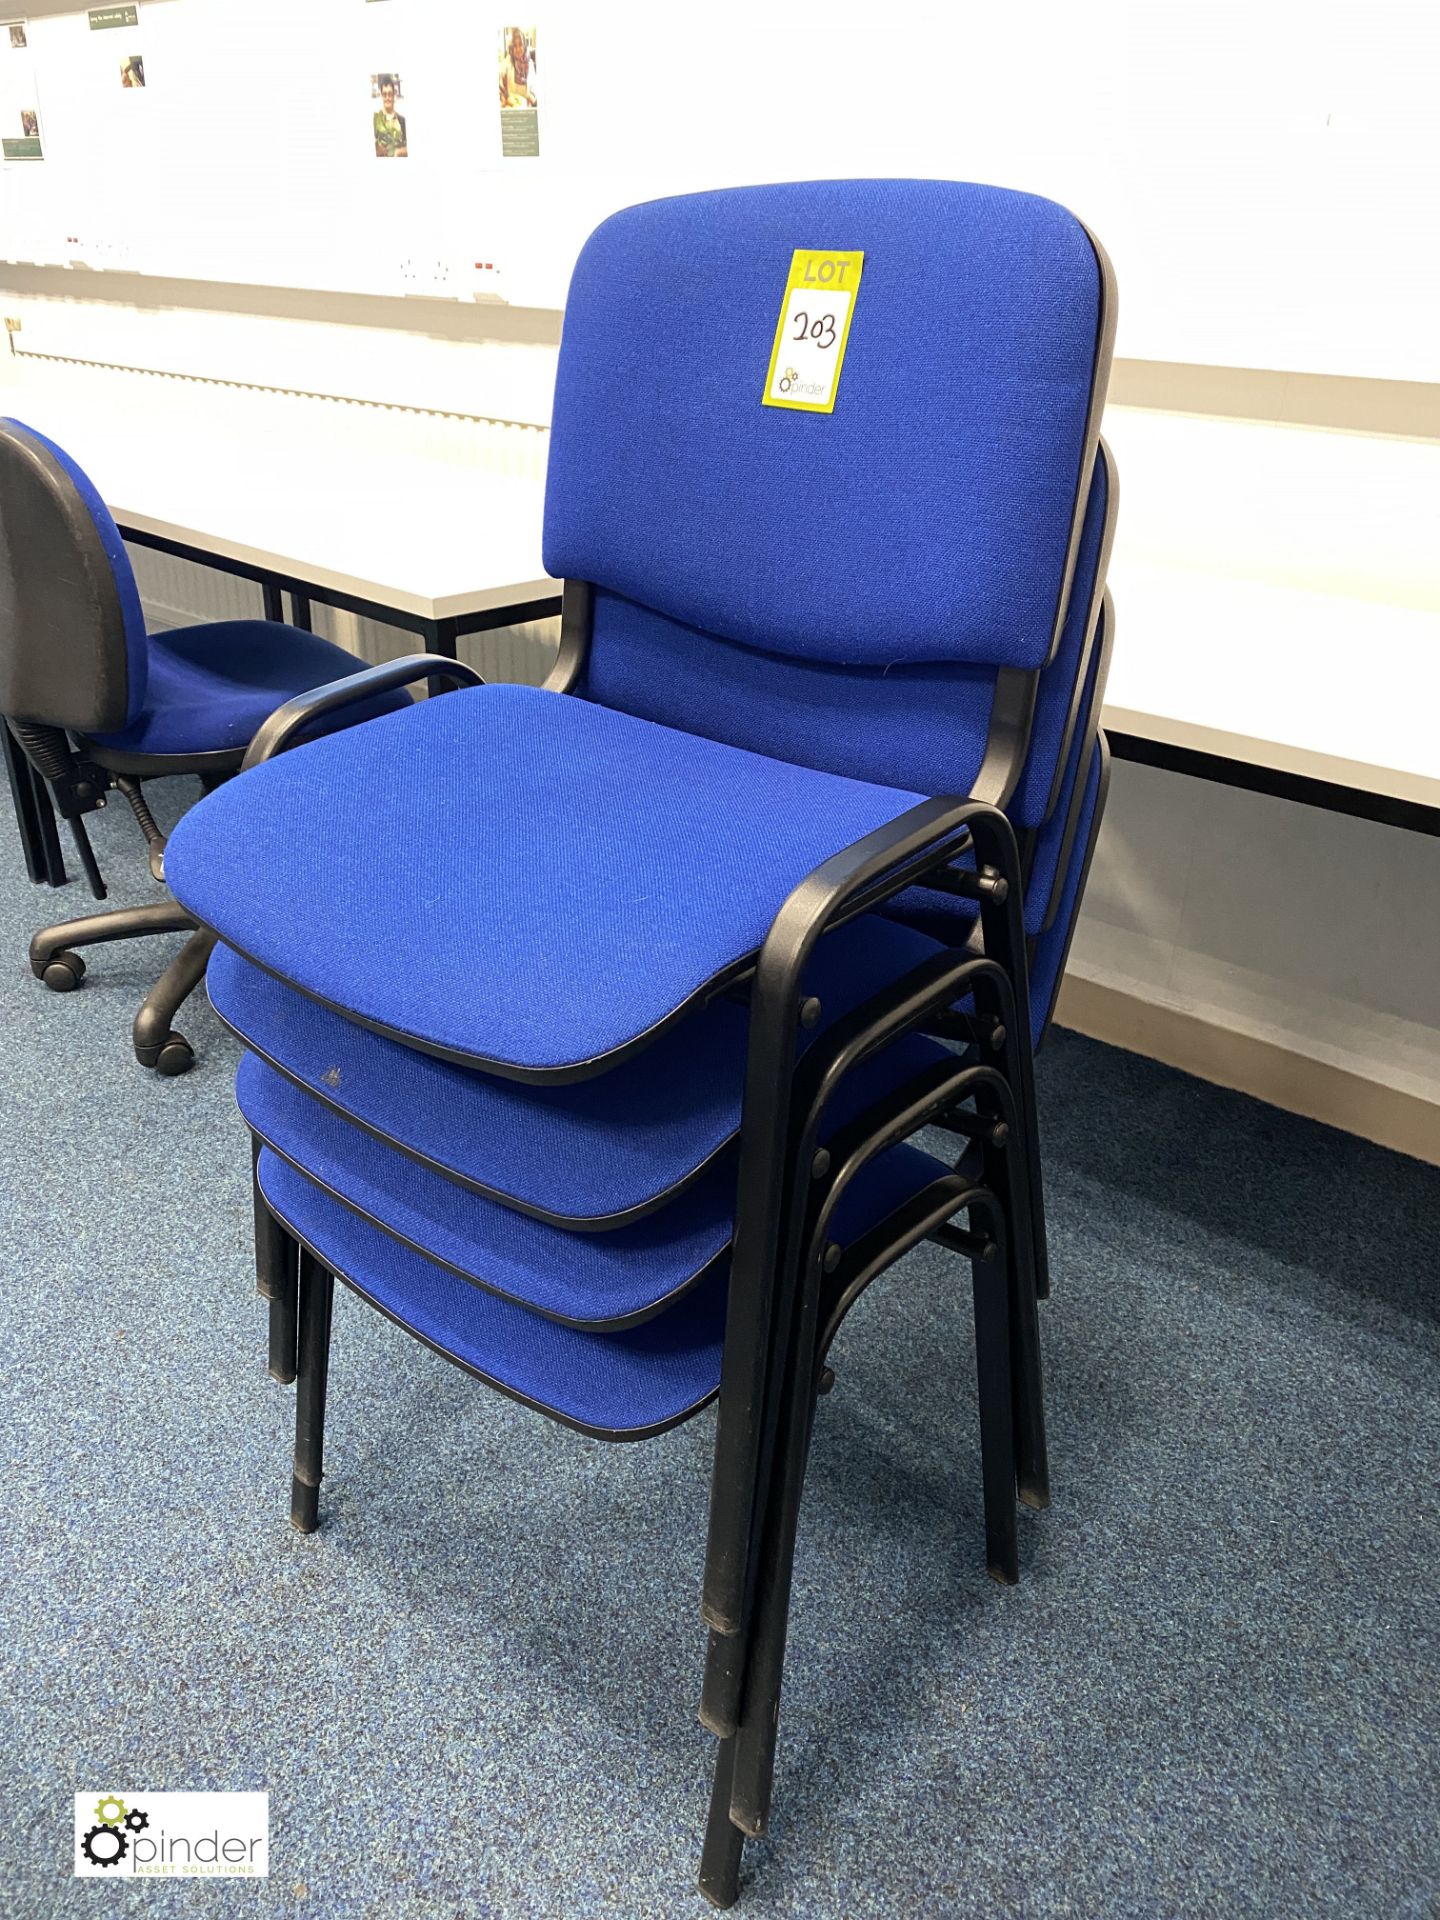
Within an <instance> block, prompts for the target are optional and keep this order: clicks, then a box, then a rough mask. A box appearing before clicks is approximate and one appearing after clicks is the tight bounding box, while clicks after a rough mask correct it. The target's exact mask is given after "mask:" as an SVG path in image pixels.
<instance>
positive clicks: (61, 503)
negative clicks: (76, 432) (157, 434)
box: [0, 420, 149, 733]
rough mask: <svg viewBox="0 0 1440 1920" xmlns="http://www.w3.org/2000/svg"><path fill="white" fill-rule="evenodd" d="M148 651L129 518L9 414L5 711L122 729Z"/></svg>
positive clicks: (2, 519) (0, 553)
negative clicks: (124, 534) (113, 510)
mask: <svg viewBox="0 0 1440 1920" xmlns="http://www.w3.org/2000/svg"><path fill="white" fill-rule="evenodd" d="M148 673H149V661H148V655H147V652H146V645H145V620H144V615H143V614H142V612H141V609H140V594H139V590H138V588H137V587H136V585H135V574H134V571H133V569H132V568H131V565H130V560H129V556H128V555H127V554H126V552H125V546H124V542H123V541H122V540H121V538H120V533H119V529H118V528H117V527H116V525H115V522H114V520H113V519H112V518H111V516H110V513H109V510H108V509H107V507H106V505H105V503H104V501H103V500H102V499H101V498H100V495H99V494H98V493H97V492H96V490H95V488H94V486H93V485H92V484H91V482H90V480H89V479H88V478H87V477H86V475H85V474H84V473H83V472H82V471H81V469H80V468H79V467H78V466H76V464H75V462H74V461H73V460H72V459H71V458H70V456H69V455H68V454H67V453H65V452H64V451H63V449H61V448H60V447H57V446H56V445H55V444H54V442H53V441H51V440H47V439H46V437H45V436H44V434H41V433H37V432H36V431H35V430H34V428H33V427H27V426H24V425H23V424H22V423H21V422H20V421H18V420H0V714H6V715H9V716H10V717H11V718H12V719H16V720H29V721H33V722H35V723H37V724H39V725H42V726H49V727H65V728H73V729H74V730H75V731H77V732H80V733H108V732H116V731H118V730H119V729H120V728H122V727H125V726H127V725H128V724H129V723H130V721H132V720H133V719H134V718H135V717H136V715H137V714H138V713H139V712H140V710H141V708H142V706H143V705H144V701H145V688H146V682H147V678H148Z"/></svg>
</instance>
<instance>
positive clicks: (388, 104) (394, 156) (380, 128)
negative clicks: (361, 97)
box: [370, 73, 410, 160]
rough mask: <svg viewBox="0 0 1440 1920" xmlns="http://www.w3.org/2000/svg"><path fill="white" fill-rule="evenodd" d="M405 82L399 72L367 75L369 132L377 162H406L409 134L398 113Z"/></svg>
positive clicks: (408, 155)
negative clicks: (373, 141)
mask: <svg viewBox="0 0 1440 1920" xmlns="http://www.w3.org/2000/svg"><path fill="white" fill-rule="evenodd" d="M404 96H405V83H404V81H403V80H402V79H401V77H400V75H399V74H398V73H372V74H371V76H370V104H371V131H372V133H373V135H374V140H375V158H376V159H377V160H408V159H409V158H410V132H409V128H408V126H407V124H406V118H405V115H404V113H403V112H402V111H401V106H402V103H403V101H404Z"/></svg>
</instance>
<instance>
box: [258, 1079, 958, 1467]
mask: <svg viewBox="0 0 1440 1920" xmlns="http://www.w3.org/2000/svg"><path fill="white" fill-rule="evenodd" d="M295 1097H296V1098H297V1099H299V1098H301V1097H302V1096H300V1095H298V1094H297V1095H296V1096H295ZM946 1171H947V1168H946V1167H945V1166H944V1165H943V1163H942V1162H940V1161H938V1160H932V1159H931V1158H930V1156H929V1155H928V1154H924V1153H920V1152H918V1151H917V1150H916V1149H915V1148H913V1147H894V1148H892V1149H891V1150H890V1151H889V1152H888V1153H886V1154H882V1155H881V1156H879V1158H877V1159H876V1160H875V1161H873V1162H872V1163H871V1165H870V1166H869V1167H868V1168H867V1169H866V1172H865V1175H864V1176H863V1177H862V1178H861V1179H858V1180H857V1181H856V1182H855V1184H854V1186H853V1187H852V1188H851V1189H850V1191H849V1192H848V1193H847V1194H846V1196H845V1198H844V1200H843V1201H842V1203H841V1205H840V1207H839V1208H838V1209H837V1212H836V1217H835V1236H836V1238H837V1239H839V1240H840V1241H841V1242H842V1243H844V1242H845V1241H848V1240H853V1239H854V1238H856V1237H857V1236H858V1235H859V1234H860V1233H862V1232H864V1231H865V1230H866V1229H867V1228H869V1227H870V1226H873V1225H875V1224H876V1223H877V1222H878V1221H879V1220H881V1219H883V1218H884V1217H885V1215H886V1214H888V1213H889V1212H890V1211H892V1209H893V1208H895V1207H897V1206H899V1205H901V1204H902V1203H903V1202H904V1201H905V1200H907V1199H909V1198H910V1197H911V1196H912V1195H913V1194H915V1193H918V1192H919V1191H920V1190H921V1189H922V1188H923V1187H925V1186H926V1185H928V1184H929V1182H930V1181H931V1180H933V1179H936V1178H938V1177H939V1176H940V1175H941V1174H943V1173H945V1172H946ZM259 1176H260V1188H261V1191H262V1193H263V1194H264V1196H265V1200H266V1203H267V1204H268V1205H269V1207H270V1208H271V1210H272V1212H274V1214H275V1215H276V1216H277V1218H278V1219H280V1220H282V1221H283V1222H284V1223H285V1224H286V1225H287V1226H288V1227H289V1228H290V1230H291V1231H292V1232H293V1233H295V1234H297V1235H298V1236H299V1237H300V1238H301V1239H303V1240H304V1241H305V1242H306V1243H307V1244H308V1245H309V1246H310V1247H311V1248H313V1250H314V1251H315V1253H316V1254H317V1255H318V1256H319V1258H320V1259H321V1260H322V1261H324V1262H325V1263H326V1265H327V1266H328V1267H329V1268H330V1269H331V1270H332V1271H333V1272H335V1273H338V1274H340V1275H341V1276H342V1277H343V1278H344V1279H346V1280H348V1281H349V1282H350V1284H351V1285H352V1286H354V1287H355V1288H356V1290H357V1291H358V1292H360V1293H362V1294H363V1295H364V1296H365V1297H366V1298H367V1299H368V1300H370V1301H371V1302H373V1304H374V1305H376V1306H377V1307H379V1308H380V1309H381V1311H382V1312H385V1313H388V1314H389V1315H390V1316H391V1317H392V1318H393V1319H395V1320H398V1321H399V1322H400V1324H401V1325H402V1326H404V1327H407V1328H409V1329H410V1330H411V1331H412V1332H414V1333H417V1334H419V1336H420V1337H421V1338H422V1339H424V1340H428V1341H429V1342H430V1344H431V1345H432V1346H435V1347H438V1348H439V1349H440V1350H441V1352H443V1353H446V1354H450V1355H452V1356H453V1357H454V1358H455V1359H457V1360H459V1361H460V1362H461V1363H462V1364H463V1365H465V1366H467V1367H470V1368H471V1369H472V1370H473V1371H474V1372H476V1373H478V1374H480V1375H481V1376H482V1377H483V1378H484V1379H486V1380H488V1381H489V1382H490V1383H491V1384H492V1385H494V1386H497V1387H499V1388H501V1389H502V1390H503V1391H505V1392H508V1393H512V1394H516V1395H518V1396H519V1398H521V1399H523V1400H527V1401H529V1402H530V1403H531V1404H533V1405H535V1406H539V1407H541V1408H543V1409H544V1410H545V1411H547V1412H549V1413H552V1414H553V1415H554V1416H555V1417H556V1418H558V1419H561V1420H564V1421H567V1422H568V1423H569V1424H570V1425H572V1426H578V1427H580V1428H582V1429H584V1430H585V1431H586V1432H591V1433H596V1434H598V1435H600V1436H601V1437H602V1438H606V1439H640V1438H642V1437H643V1436H644V1435H645V1434H647V1433H654V1432H655V1431H657V1430H658V1429H660V1428H663V1427H666V1426H670V1425H673V1424H675V1423H676V1422H677V1421H679V1420H683V1419H684V1418H686V1416H687V1415H689V1414H691V1413H696V1412H698V1411H699V1409H700V1408H701V1407H702V1406H704V1405H705V1403H706V1402H707V1401H709V1400H710V1399H712V1398H713V1397H714V1395H715V1392H716V1390H717V1388H718V1387H719V1384H720V1347H721V1340H722V1337H723V1334H724V1322H725V1281H726V1277H727V1274H726V1267H727V1263H726V1262H723V1261H722V1262H719V1263H717V1264H716V1266H715V1267H714V1268H713V1269H712V1271H711V1272H710V1274H709V1275H708V1276H707V1277H706V1278H705V1279H704V1280H702V1281H701V1282H700V1283H699V1284H698V1285H696V1286H695V1287H693V1288H692V1289H691V1290H690V1291H689V1292H688V1293H686V1294H684V1295H683V1296H682V1297H681V1298H680V1299H679V1300H678V1301H677V1302H676V1303H675V1304H674V1305H673V1306H671V1307H669V1308H668V1309H666V1310H665V1311H664V1312H661V1313H658V1314H656V1315H654V1316H653V1317H652V1318H650V1319H648V1320H645V1321H644V1322H642V1323H641V1324H640V1325H638V1326H635V1327H632V1328H629V1329H628V1330H626V1331H623V1332H618V1333H615V1332H612V1333H596V1332H590V1331H586V1330H583V1329H581V1328H578V1327H571V1326H565V1325H562V1324H560V1323H558V1322H557V1321H555V1320H552V1319H546V1318H543V1317H542V1316H541V1315H539V1314H536V1313H532V1312H530V1311H529V1310H528V1309H527V1308H525V1307H520V1306H516V1305H515V1304H514V1303H513V1302H511V1301H508V1300H502V1299H500V1298H498V1297H497V1296H496V1295H495V1294H493V1293H489V1292H486V1291H485V1290H484V1289H482V1288H480V1287H476V1286H472V1285H471V1284H470V1283H469V1282H468V1281H466V1280H463V1279H461V1278H460V1277H459V1276H458V1275H457V1274H454V1273H452V1272H451V1271H450V1270H449V1269H448V1268H446V1267H444V1266H440V1265H438V1264H437V1263H436V1262H434V1261H432V1260H427V1259H425V1258H423V1257H422V1256H421V1255H420V1254H418V1253H416V1252H415V1251H413V1250H412V1249H411V1248H408V1247H405V1246H403V1245H401V1244H400V1242H399V1241H397V1240H396V1239H395V1238H394V1237H393V1236H391V1235H390V1234H386V1233H383V1232H381V1231H380V1229H379V1228H378V1227H375V1226H373V1225H371V1224H370V1222H369V1221H367V1220H364V1219H362V1218H361V1217H360V1215H359V1214H357V1213H355V1212H354V1211H353V1210H352V1209H351V1208H349V1207H346V1206H344V1205H342V1204H341V1203H340V1202H339V1201H337V1200H335V1199H333V1198H332V1197H331V1196H330V1195H328V1194H326V1193H325V1192H323V1191H322V1190H321V1189H320V1188H319V1187H318V1186H316V1185H315V1184H314V1182H313V1181H311V1180H309V1179H307V1178H306V1176H305V1175H304V1174H302V1173H300V1172H298V1171H296V1169H295V1168H293V1167H292V1166H290V1165H288V1164H287V1163H286V1162H285V1161H284V1160H282V1159H280V1158H279V1157H278V1156H277V1155H276V1154H273V1153H270V1152H268V1151H266V1152H262V1154H261V1155H260V1161H259ZM491 1211H492V1212H494V1213H502V1212H503V1209H499V1208H494V1209H491ZM661 1217H663V1216H661ZM506 1218H507V1219H508V1220H510V1221H514V1220H517V1219H518V1218H519V1216H517V1215H514V1214H510V1215H507V1216H506ZM522 1224H525V1225H528V1226H530V1227H532V1228H533V1227H534V1226H535V1225H536V1223H535V1222H522ZM628 1231H633V1229H632V1230H628ZM557 1237H558V1238H560V1239H563V1240H566V1241H567V1242H568V1243H569V1245H570V1246H571V1247H572V1248H574V1249H578V1250H580V1251H581V1252H582V1253H583V1252H585V1250H587V1249H590V1248H592V1247H593V1246H594V1245H596V1244H599V1243H598V1242H597V1239H596V1237H595V1236H593V1235H584V1236H574V1235H568V1236H567V1235H559V1236H557ZM606 1237H607V1238H608V1237H611V1236H606ZM467 1257H473V1258H474V1260H475V1263H476V1264H480V1265H483V1264H486V1263H487V1262H488V1255H487V1252H486V1250H485V1249H483V1248H477V1249H475V1250H474V1253H473V1256H467Z"/></svg>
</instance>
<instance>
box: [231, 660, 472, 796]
mask: <svg viewBox="0 0 1440 1920" xmlns="http://www.w3.org/2000/svg"><path fill="white" fill-rule="evenodd" d="M417 680H430V681H433V682H436V683H437V686H438V684H439V683H443V682H446V681H448V682H449V684H450V687H451V688H452V689H458V688H460V687H483V686H484V684H485V682H484V680H483V679H482V678H481V676H480V675H479V674H478V673H476V671H475V669H474V668H473V667H467V666H466V665H465V664H464V662H463V661H460V660H446V659H445V658H444V657H443V656H442V655H440V654H438V653H407V654H406V655H405V657H404V659H403V660H389V661H387V662H386V663H385V664H384V665H383V666H379V667H366V668H365V670H364V671H363V672H362V673H351V674H347V675H346V676H345V678H344V679H343V680H331V681H329V682H328V683H327V684H326V685H325V686H323V687H312V688H311V690H310V691H309V693H297V694H296V696H295V698H294V699H293V700H287V701H286V702H285V704H284V706H283V707H277V708H276V709H275V711H274V713H272V714H271V716H270V718H269V719H268V720H267V721H266V722H265V724H264V725H263V726H262V727H261V728H260V730H259V732H258V733H257V734H256V735H255V738H254V739H253V740H252V741H251V742H250V745H249V747H248V748H247V749H246V753H245V758H244V759H243V760H242V761H241V763H240V771H241V772H242V773H244V772H245V771H246V770H247V769H248V768H250V767H258V766H259V764H260V762H261V761H262V760H273V759H274V758H275V756H276V754H277V753H283V752H284V751H285V749H286V748H287V747H290V746H293V745H294V744H295V736H296V735H297V734H299V733H303V732H304V730H305V728H306V727H307V726H310V725H311V724H312V723H313V722H314V721H316V720H319V719H322V718H323V717H324V716H325V715H326V714H327V713H335V712H338V711H339V709H340V708H341V707H349V706H354V705H356V704H358V703H359V702H360V701H362V700H371V699H373V698H374V697H375V695H376V694H377V693H393V692H394V690H395V689H396V688H397V687H408V686H412V685H413V684H414V683H415V681H417Z"/></svg>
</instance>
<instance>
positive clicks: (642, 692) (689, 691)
mask: <svg viewBox="0 0 1440 1920" xmlns="http://www.w3.org/2000/svg"><path fill="white" fill-rule="evenodd" d="M579 690H580V691H581V692H583V693H584V694H586V695H587V696H588V697H589V698H590V699H592V700H598V701H599V702H600V703H601V704H602V705H603V706H607V707H618V708H620V709H621V710H622V711H623V712H625V713H638V714H640V715H641V716H643V718H645V719H646V720H658V721H659V722H660V723H661V724H662V725H663V726H667V727H684V728H687V729H689V730H691V731H694V732H698V733H704V734H707V735H708V736H709V737H710V738H711V739H712V740H723V741H725V742H726V743H727V745H729V746H732V747H748V748H749V749H750V750H751V752H753V753H767V754H770V755H772V756H773V758H775V759H777V760H790V761H793V762H794V763H795V765H796V766H802V767H818V768H819V769H820V770H821V771H822V772H825V773H843V774H847V775H849V776H850V777H851V778H852V779H856V780H874V781H877V782H878V783H880V784H881V785H884V786H901V787H909V788H912V789H913V790H914V791H915V792H917V793H968V792H969V791H970V789H971V787H972V786H973V785H974V781H975V775H976V774H977V773H978V772H979V771H980V762H981V760H982V758H983V757H984V753H985V737H986V734H987V732H988V730H989V726H990V709H991V706H992V704H993V702H994V696H995V675H994V673H993V671H992V670H991V669H990V668H988V667H975V666H968V665H966V664H964V663H963V662H961V663H958V664H957V663H943V662H942V663H940V664H931V665H920V666H908V665H907V666H897V667H891V668H884V667H850V668H842V667H836V666H832V665H830V664H829V663H827V662H824V661H812V660H796V659H792V658H790V657H789V656H787V655H785V654H778V653H760V652H757V651H756V650H755V649H754V648H753V647H742V646H736V645H735V644H733V643H732V642H730V641H727V640H719V639H716V638H715V637H714V636H713V635H711V634H702V633H697V632H695V631H693V630H692V629H690V628H688V627H679V626H677V625H676V624H675V622H674V621H671V620H667V619H666V618H665V617H664V616H663V615H662V614H657V613H652V612H651V611H650V609H649V608H648V607H639V606H636V605H634V604H633V602H631V601H629V600H622V599H621V598H620V597H619V596H618V595H616V594H613V593H607V592H605V591H603V590H600V591H597V592H596V594H595V627H594V634H593V637H592V639H591V645H590V656H589V659H588V661H587V662H586V668H585V674H584V677H583V680H582V683H581V687H580V689H579Z"/></svg>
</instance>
